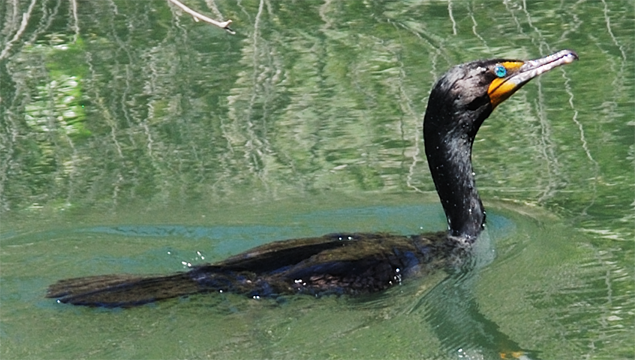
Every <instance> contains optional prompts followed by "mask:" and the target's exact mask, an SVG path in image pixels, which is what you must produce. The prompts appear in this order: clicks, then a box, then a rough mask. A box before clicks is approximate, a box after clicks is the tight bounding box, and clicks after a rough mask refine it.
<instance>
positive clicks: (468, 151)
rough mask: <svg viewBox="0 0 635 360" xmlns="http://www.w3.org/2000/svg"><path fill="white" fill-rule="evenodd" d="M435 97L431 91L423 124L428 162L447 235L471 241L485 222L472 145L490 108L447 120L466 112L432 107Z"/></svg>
mask: <svg viewBox="0 0 635 360" xmlns="http://www.w3.org/2000/svg"><path fill="white" fill-rule="evenodd" d="M434 96H435V93H434V91H433V94H431V98H430V102H429V103H428V109H427V111H426V115H425V120H424V126H423V128H424V129H423V133H424V134H423V135H424V141H425V150H426V156H427V159H428V165H429V166H430V172H431V174H432V178H433V180H434V185H435V187H436V189H437V193H438V194H439V198H440V199H441V204H442V205H443V210H444V211H445V216H446V218H447V221H448V235H449V236H451V237H454V238H458V239H460V240H461V241H465V242H468V243H472V242H474V240H476V238H477V237H478V235H479V234H480V233H481V231H482V230H483V226H484V224H485V209H484V208H483V204H482V203H481V199H480V197H479V195H478V192H477V190H476V183H475V181H474V172H473V170H472V159H471V158H472V144H473V142H474V137H475V136H476V132H477V131H478V128H479V127H480V124H481V123H482V122H483V120H485V118H487V116H489V114H490V113H491V109H488V110H487V111H486V112H484V113H480V114H478V118H477V119H457V118H452V119H451V120H450V118H451V117H453V116H457V117H459V118H460V117H461V116H462V115H463V116H464V115H465V114H453V113H452V112H451V111H449V109H447V108H444V107H438V106H435V105H437V104H439V103H440V102H438V101H435V99H434Z"/></svg>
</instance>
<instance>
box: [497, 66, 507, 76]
mask: <svg viewBox="0 0 635 360" xmlns="http://www.w3.org/2000/svg"><path fill="white" fill-rule="evenodd" d="M494 74H496V76H498V77H499V78H502V77H504V76H505V75H507V69H506V68H505V67H504V66H503V65H501V64H496V66H494Z"/></svg>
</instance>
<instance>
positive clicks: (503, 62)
mask: <svg viewBox="0 0 635 360" xmlns="http://www.w3.org/2000/svg"><path fill="white" fill-rule="evenodd" d="M577 59H578V55H577V54H576V53H575V52H573V51H571V50H562V51H559V52H557V53H555V54H552V55H549V56H546V57H543V58H540V59H535V60H527V61H522V60H508V59H492V60H478V61H473V62H469V63H466V64H462V65H458V66H455V67H453V68H452V69H450V70H449V71H448V72H447V73H446V74H445V75H443V77H441V79H439V81H438V82H437V84H436V85H435V86H434V88H433V89H432V92H431V93H430V99H429V101H428V109H427V112H426V122H427V123H428V122H430V124H427V125H428V126H433V127H435V128H438V130H444V129H445V131H446V133H447V132H451V133H454V132H455V131H460V132H462V133H465V134H466V135H468V136H470V137H471V138H473V137H474V136H475V135H476V132H477V131H478V128H479V127H480V126H481V124H482V123H483V121H484V120H485V119H486V118H487V117H488V116H489V115H490V114H491V112H492V110H494V108H495V107H496V106H498V105H499V104H500V103H502V102H503V101H505V100H507V99H508V98H509V97H510V96H512V95H513V94H514V93H515V92H516V91H517V90H518V89H520V88H521V87H523V85H525V84H526V83H527V82H529V80H531V79H533V78H535V77H537V76H538V75H540V74H543V73H545V72H547V71H549V70H551V69H554V68H556V67H558V66H560V65H564V64H569V63H571V62H573V61H574V60H577ZM428 118H429V120H428ZM439 135H441V132H440V133H439ZM454 135H456V134H452V136H454Z"/></svg>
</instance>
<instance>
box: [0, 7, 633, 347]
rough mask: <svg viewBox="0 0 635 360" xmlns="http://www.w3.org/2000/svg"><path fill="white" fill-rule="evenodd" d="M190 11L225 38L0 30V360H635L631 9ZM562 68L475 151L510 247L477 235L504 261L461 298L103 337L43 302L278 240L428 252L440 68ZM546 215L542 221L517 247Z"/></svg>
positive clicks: (171, 320) (191, 310)
mask: <svg viewBox="0 0 635 360" xmlns="http://www.w3.org/2000/svg"><path fill="white" fill-rule="evenodd" d="M188 5H189V6H191V7H193V8H196V9H197V10H200V11H201V12H204V13H206V14H213V15H214V16H215V17H218V18H224V19H232V20H233V21H234V23H233V24H234V25H235V26H234V28H235V30H236V31H237V35H235V36H231V35H228V34H226V33H225V32H223V31H222V30H218V29H214V28H211V27H209V26H207V25H204V24H201V23H195V22H193V21H192V20H191V19H190V18H189V17H187V16H183V15H182V14H181V13H179V12H177V11H174V10H173V9H172V8H171V7H170V6H169V5H168V4H166V2H165V1H134V2H126V1H119V0H113V1H96V2H77V1H40V0H33V1H22V2H8V3H7V5H6V6H5V8H4V9H6V13H4V14H0V15H2V17H3V19H5V21H4V22H3V23H2V32H1V33H2V34H4V38H2V39H0V82H1V83H2V86H0V113H2V117H1V118H0V211H2V213H1V216H2V223H1V228H0V231H1V234H2V237H1V238H0V241H1V246H2V249H1V250H2V251H1V253H0V256H1V257H0V259H1V260H2V272H1V273H0V276H1V277H2V279H1V280H2V283H1V284H2V289H1V291H0V299H1V300H2V306H1V307H0V313H1V315H2V316H0V319H2V327H1V328H0V340H1V341H2V343H3V346H2V349H1V350H0V351H2V355H3V357H7V358H18V357H26V356H31V357H33V356H35V357H60V358H67V357H94V358H131V357H148V358H160V357H166V356H167V355H170V356H169V357H219V358H232V357H235V358H246V357H247V358H249V357H251V358H285V357H288V358H297V357H306V358H317V357H321V358H327V357H340V358H372V357H380V358H421V357H424V358H425V357H427V358H444V357H446V356H448V353H451V354H452V355H457V354H458V355H459V356H463V355H461V354H460V353H457V351H458V349H455V348H453V347H454V345H456V344H458V343H461V342H464V343H465V344H467V345H470V344H477V345H476V346H475V348H479V347H480V348H482V349H492V348H493V347H491V346H492V345H491V344H492V342H496V343H497V344H517V345H518V346H519V347H520V348H522V349H530V350H532V351H534V350H536V351H540V353H539V355H540V357H541V358H554V359H555V358H584V357H587V358H592V357H597V358H607V357H608V358H633V357H635V354H633V349H632V346H631V345H630V342H631V341H630V340H631V339H630V337H631V335H632V332H633V330H634V329H633V326H632V324H633V323H634V317H635V315H633V314H634V313H635V312H634V309H635V304H634V301H635V300H633V299H635V297H634V296H633V291H635V290H634V289H633V280H632V271H631V268H632V266H631V264H632V258H633V256H634V254H635V249H634V245H633V242H632V239H633V226H632V224H633V219H634V215H633V214H635V212H634V211H633V196H632V194H633V184H635V179H634V176H633V171H632V169H633V165H632V163H633V159H634V158H635V145H634V142H633V130H632V129H633V125H634V124H633V121H632V120H631V119H633V118H634V117H635V113H633V109H635V107H634V106H633V105H634V103H633V101H634V100H633V99H635V91H634V89H635V87H634V83H635V76H634V74H633V71H632V68H631V67H629V66H628V64H630V63H631V62H632V60H631V59H630V53H629V52H628V49H630V48H633V46H634V45H633V42H634V41H633V37H632V23H633V18H632V13H633V11H632V3H631V2H629V1H626V0H625V1H611V2H608V1H586V2H585V1H581V2H576V3H569V2H557V3H554V2H546V1H533V2H523V1H504V2H486V3H478V2H447V1H423V2H417V1H414V2H367V1H366V2H362V1H347V2H332V1H326V2H311V3H307V2H298V3H288V2H267V1H258V0H254V1H241V2H234V1H222V0H216V1H198V0H194V1H189V2H188ZM0 13H1V11H0ZM561 48H571V49H574V50H576V51H577V52H578V54H580V57H581V61H580V62H578V63H577V64H576V66H575V67H570V68H567V69H559V70H558V71H557V72H554V73H553V74H549V76H545V77H543V78H540V79H537V81H534V82H533V83H532V84H530V85H528V86H526V87H525V88H524V89H523V91H522V92H521V93H518V94H517V95H515V97H513V98H512V99H510V100H509V101H508V102H507V103H505V104H504V105H503V106H500V107H499V108H498V109H496V111H495V112H494V114H493V115H492V117H491V118H490V119H489V120H488V121H487V122H486V123H485V124H484V126H483V128H482V129H481V131H480V133H479V136H478V137H477V143H476V144H475V145H474V161H475V168H476V170H477V172H478V173H477V182H478V185H479V188H480V190H481V195H482V197H483V198H484V201H485V203H486V206H488V204H489V202H491V201H494V200H496V201H500V202H499V203H497V206H498V208H499V210H501V211H504V212H505V214H506V215H507V214H509V216H507V218H513V219H514V225H515V227H511V228H508V227H507V225H504V226H499V225H500V224H498V223H497V221H499V220H500V219H501V218H497V217H495V216H490V215H489V213H488V220H489V227H490V228H489V231H490V236H491V237H492V238H493V239H502V240H501V241H497V244H496V247H495V248H496V252H497V254H498V257H497V258H496V259H495V260H494V262H493V263H491V264H489V265H487V266H485V267H483V268H482V269H479V270H478V271H476V272H469V274H470V276H462V275H460V274H455V275H453V276H450V277H446V276H445V274H441V275H440V276H439V278H434V279H429V280H425V281H421V282H416V283H411V284H406V285H404V286H402V287H399V288H396V289H393V290H391V291H389V292H387V293H385V294H382V295H378V296H377V297H376V298H373V299H366V301H358V300H357V299H344V298H324V299H320V300H319V301H312V300H313V299H289V301H288V302H286V303H274V302H267V301H262V302H253V301H248V300H246V299H242V298H235V297H232V296H230V295H227V296H216V297H197V298H191V299H186V300H180V301H174V302H170V303H168V304H165V305H157V306H155V307H143V308H141V309H137V310H135V311H134V312H128V311H120V312H117V311H109V312H99V311H91V310H87V309H69V308H60V307H59V306H55V304H51V303H50V302H49V301H47V300H44V299H42V298H41V296H42V293H43V289H45V288H46V286H47V285H48V284H50V283H51V282H53V281H55V280H57V279H59V278H67V277H72V276H80V275H87V273H94V274H100V273H111V272H121V271H124V272H132V273H145V272H147V273H165V272H170V271H178V270H182V269H183V268H184V265H183V263H186V264H187V263H193V262H199V261H203V259H202V258H203V257H204V258H205V260H204V261H214V260H218V259H221V258H224V257H225V256H227V255H230V254H233V253H236V252H239V251H241V250H244V249H247V248H249V247H252V246H255V245H258V244H260V243H263V242H267V241H273V240H278V239H283V238H292V237H299V236H311V235H320V234H324V233H329V232H336V231H394V232H399V233H414V232H419V231H420V230H421V229H423V230H436V229H442V228H443V227H444V226H445V225H444V222H443V217H442V214H441V211H440V207H438V206H436V207H430V208H426V207H421V206H419V205H420V204H421V203H431V204H437V203H438V200H437V199H436V197H435V196H434V194H433V185H432V182H431V181H430V180H429V174H428V170H427V164H426V163H425V159H424V157H423V156H422V143H421V114H422V113H423V112H424V106H425V103H426V101H425V99H426V98H427V96H428V91H429V89H430V87H431V85H432V84H433V82H434V81H435V79H436V78H438V77H439V76H440V74H442V73H443V72H444V71H445V70H446V69H447V68H448V67H449V66H451V65H453V64H456V63H460V62H464V61H467V60H472V59H476V58H485V57H500V56H504V57H516V58H533V57H537V56H539V55H544V54H547V53H550V52H552V50H554V49H561ZM598 69H600V71H601V73H598ZM388 194H391V195H393V196H392V197H391V196H388ZM491 208H494V207H493V206H492V205H489V206H488V210H491ZM130 209H134V210H130ZM307 209H310V210H311V211H308V210H307ZM502 209H508V210H502ZM543 210H546V211H547V212H549V213H551V214H556V215H557V216H558V220H544V217H543V216H538V218H539V219H541V220H540V221H535V220H534V218H535V217H534V214H535V213H542V212H543ZM500 221H502V222H505V221H503V220H500ZM497 229H509V230H504V231H500V230H497ZM578 229H579V230H580V231H581V232H582V233H584V234H586V237H584V236H581V235H580V233H579V231H578ZM497 231H499V232H497ZM34 319H37V320H34ZM442 319H450V320H448V321H447V322H446V321H444V320H442ZM466 319H470V320H466ZM435 324H437V325H438V326H436V325H435ZM453 324H457V325H456V326H455V325H453ZM461 329H464V330H461ZM483 333H487V334H490V336H489V337H488V336H485V337H483V336H481V335H478V334H483ZM492 334H503V335H500V336H498V335H492ZM104 339H108V340H104ZM132 339H134V340H132ZM457 339H458V340H457ZM448 344H450V345H448ZM479 344H480V345H479ZM467 345H466V346H467ZM470 346H471V345H470ZM468 347H469V346H468ZM470 350H473V349H467V348H466V349H464V351H470ZM477 353H478V351H477ZM533 354H534V353H532V356H535V355H533Z"/></svg>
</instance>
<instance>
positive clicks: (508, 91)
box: [47, 50, 577, 307]
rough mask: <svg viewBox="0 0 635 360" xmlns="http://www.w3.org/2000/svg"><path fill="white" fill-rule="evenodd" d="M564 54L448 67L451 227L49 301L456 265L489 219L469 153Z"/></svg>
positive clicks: (566, 58)
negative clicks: (495, 116) (505, 106)
mask: <svg viewBox="0 0 635 360" xmlns="http://www.w3.org/2000/svg"><path fill="white" fill-rule="evenodd" d="M576 59H577V55H576V54H575V53H574V52H572V51H569V50H563V51H560V52H558V53H555V54H553V55H549V56H546V57H543V58H540V59H536V60H529V61H521V60H505V59H494V60H482V61H474V62H470V63H466V64H463V65H458V66H456V67H454V68H452V69H450V70H449V71H448V72H447V73H446V74H445V75H444V76H443V77H441V79H440V80H439V81H438V82H437V84H436V85H435V86H434V88H433V89H432V92H431V94H430V98H429V101H428V107H427V110H426V115H425V119H424V141H425V148H426V156H427V160H428V164H429V166H430V172H431V174H432V178H433V180H434V184H435V187H436V190H437V192H438V194H439V197H440V199H441V204H442V205H443V209H444V211H445V214H446V217H447V220H448V231H447V233H446V232H442V233H429V234H425V235H412V236H403V235H392V234H384V233H374V234H334V235H333V234H332V235H325V236H322V237H317V238H305V239H294V240H286V241H278V242H273V243H270V244H265V245H262V246H259V247H256V248H253V249H251V250H248V251H246V252H244V253H241V254H238V255H235V256H233V257H230V258H228V259H226V260H224V261H220V262H217V263H213V264H203V265H198V266H195V267H193V268H192V269H191V270H190V271H188V272H182V273H176V274H172V275H164V276H142V275H99V276H88V277H81V278H74V279H67V280H61V281H59V282H57V283H55V284H53V285H51V286H50V287H49V289H48V292H47V297H52V298H57V299H58V301H59V302H63V303H71V304H75V305H88V306H104V307H119V306H121V307H126V306H134V305H141V304H145V303H148V302H153V301H157V300H162V299H167V298H174V297H178V296H183V295H190V294H196V293H204V292H226V291H227V292H235V293H240V294H245V295H248V296H252V297H266V296H277V295H282V294H310V295H323V294H363V293H371V292H377V291H381V290H384V289H386V288H388V287H390V286H393V285H396V284H399V283H400V282H401V281H403V280H404V279H406V278H408V277H411V276H413V275H425V274H426V273H429V272H431V271H436V270H439V269H444V268H448V267H452V266H456V264H457V262H458V263H460V262H461V261H460V259H462V258H465V257H466V256H469V253H470V251H469V250H470V246H471V245H472V244H473V243H474V241H476V239H477V237H478V236H479V234H480V233H481V231H482V229H483V226H484V223H485V210H484V208H483V205H482V203H481V200H480V198H479V196H478V192H477V190H476V184H475V181H474V175H473V169H472V162H471V154H472V144H473V142H474V138H475V136H476V133H477V132H478V129H479V127H480V126H481V124H482V123H483V121H484V120H485V119H486V118H487V117H488V116H489V115H490V114H491V112H492V111H493V109H494V108H495V107H496V106H497V105H498V104H500V103H501V102H503V101H504V100H506V99H507V98H509V97H510V96H511V95H512V94H513V93H514V92H516V91H517V90H518V89H520V88H521V87H522V86H523V85H524V84H526V83H527V82H528V81H529V80H531V79H532V78H534V77H536V76H538V75H540V74H542V73H544V72H547V71H549V70H551V69H553V68H555V67H557V66H560V65H564V64H568V63H571V62H572V61H574V60H576Z"/></svg>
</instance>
